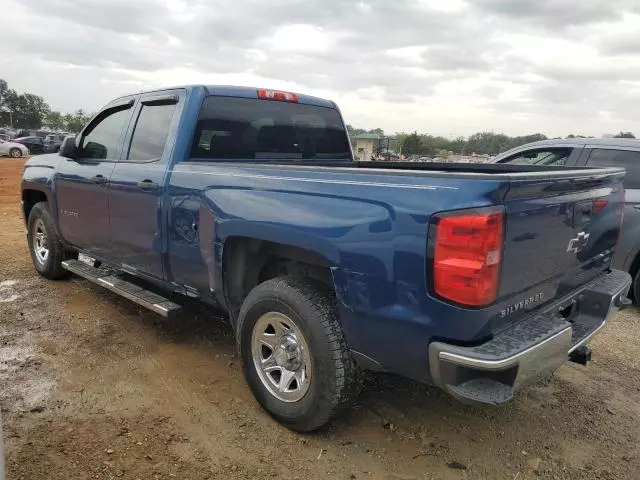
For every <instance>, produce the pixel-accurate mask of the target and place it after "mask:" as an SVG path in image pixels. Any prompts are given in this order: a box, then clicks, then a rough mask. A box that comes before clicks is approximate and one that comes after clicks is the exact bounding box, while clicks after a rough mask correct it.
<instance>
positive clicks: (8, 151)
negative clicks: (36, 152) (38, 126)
mask: <svg viewBox="0 0 640 480" xmlns="http://www.w3.org/2000/svg"><path fill="white" fill-rule="evenodd" d="M3 155H8V156H10V157H13V158H20V157H26V156H28V155H29V149H28V148H27V147H26V146H24V145H23V144H21V143H17V142H7V141H5V140H0V156H3Z"/></svg>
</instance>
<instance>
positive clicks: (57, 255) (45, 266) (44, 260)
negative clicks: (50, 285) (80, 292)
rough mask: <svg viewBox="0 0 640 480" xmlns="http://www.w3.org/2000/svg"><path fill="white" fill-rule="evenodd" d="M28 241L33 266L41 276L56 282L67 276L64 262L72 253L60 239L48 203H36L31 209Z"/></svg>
mask: <svg viewBox="0 0 640 480" xmlns="http://www.w3.org/2000/svg"><path fill="white" fill-rule="evenodd" d="M27 240H28V242H29V251H30V253H31V259H32V260H33V265H34V267H35V268H36V271H37V272H38V273H39V274H40V275H42V276H43V277H45V278H49V279H51V280H54V279H57V278H61V277H63V276H65V275H66V274H67V271H66V270H64V269H63V268H62V261H63V260H66V259H68V258H70V253H69V251H68V250H66V249H65V248H64V246H63V245H62V242H61V241H60V238H59V237H58V233H57V231H56V229H55V226H54V223H53V219H52V218H51V213H50V212H49V204H48V203H47V202H39V203H36V204H35V205H34V206H33V208H32V209H31V212H30V213H29V221H28V224H27Z"/></svg>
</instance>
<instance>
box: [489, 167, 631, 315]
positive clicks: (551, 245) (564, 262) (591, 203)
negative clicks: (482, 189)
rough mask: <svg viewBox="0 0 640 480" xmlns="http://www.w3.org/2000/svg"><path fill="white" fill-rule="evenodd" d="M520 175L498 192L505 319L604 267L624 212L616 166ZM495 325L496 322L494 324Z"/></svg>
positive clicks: (588, 278)
mask: <svg viewBox="0 0 640 480" xmlns="http://www.w3.org/2000/svg"><path fill="white" fill-rule="evenodd" d="M568 173H569V172H566V173H565V174H564V175H563V176H562V177H561V178H558V177H557V176H556V175H553V174H550V175H549V177H548V178H539V177H538V178H531V179H526V178H524V179H523V178H519V179H514V180H512V181H511V183H510V186H509V189H508V190H507V192H506V194H505V197H504V207H505V243H504V251H503V262H502V271H501V276H500V288H499V298H498V302H497V303H499V304H501V311H500V318H501V319H502V320H504V322H499V323H506V322H507V321H511V320H513V319H515V318H518V317H519V316H521V315H522V314H524V313H525V312H527V311H530V310H533V309H535V308H537V307H539V306H540V305H542V304H543V303H546V302H547V301H549V300H552V299H555V298H560V297H562V296H563V295H565V294H567V293H569V292H571V291H573V290H575V289H576V288H577V287H579V286H580V285H583V284H585V283H588V282H589V281H591V280H593V279H594V278H596V277H597V276H598V275H599V274H601V273H602V272H603V271H606V270H608V269H609V265H610V263H611V256H612V251H613V248H614V247H615V244H616V242H617V238H618V234H619V230H620V221H621V215H622V208H623V201H624V188H623V186H622V173H623V172H622V171H612V170H607V171H603V170H594V171H593V172H589V171H576V172H575V173H574V174H573V175H571V174H568ZM495 326H496V325H494V327H495Z"/></svg>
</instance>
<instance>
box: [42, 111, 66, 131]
mask: <svg viewBox="0 0 640 480" xmlns="http://www.w3.org/2000/svg"><path fill="white" fill-rule="evenodd" d="M44 121H45V123H47V124H49V125H50V126H51V128H52V129H54V130H64V128H65V125H64V118H63V116H62V114H61V113H60V112H53V111H51V112H49V113H48V114H47V116H46V117H45V119H44Z"/></svg>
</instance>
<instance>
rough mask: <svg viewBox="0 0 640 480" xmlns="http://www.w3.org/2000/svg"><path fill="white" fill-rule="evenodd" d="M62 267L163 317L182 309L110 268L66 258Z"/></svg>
mask: <svg viewBox="0 0 640 480" xmlns="http://www.w3.org/2000/svg"><path fill="white" fill-rule="evenodd" d="M62 268H64V269H65V270H69V271H70V272H72V273H75V274H76V275H78V276H80V277H82V278H86V279H87V280H89V281H90V282H93V283H95V284H96V285H100V286H101V287H104V288H106V289H107V290H111V291H112V292H113V293H117V294H118V295H120V296H122V297H125V298H128V299H129V300H131V301H133V302H136V303H137V304H138V305H140V306H142V307H145V308H148V309H149V310H151V311H153V312H156V313H158V314H160V315H162V316H163V317H170V316H172V315H174V314H176V313H178V312H179V311H180V310H181V309H182V307H181V306H180V305H178V304H177V303H173V302H172V301H170V300H168V299H166V298H165V297H163V296H161V295H158V294H157V293H154V292H151V291H149V290H145V289H144V288H142V287H139V286H138V285H136V284H134V283H131V282H127V281H126V280H123V279H121V278H118V277H117V276H115V275H114V273H113V272H112V271H111V270H109V269H106V268H95V267H92V266H90V265H87V264H86V263H84V262H81V261H80V260H66V261H64V262H62Z"/></svg>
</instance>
